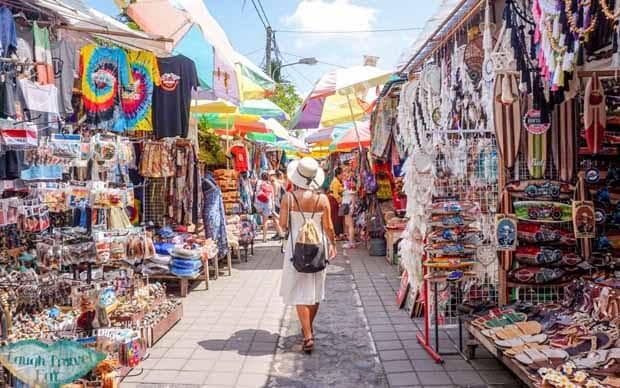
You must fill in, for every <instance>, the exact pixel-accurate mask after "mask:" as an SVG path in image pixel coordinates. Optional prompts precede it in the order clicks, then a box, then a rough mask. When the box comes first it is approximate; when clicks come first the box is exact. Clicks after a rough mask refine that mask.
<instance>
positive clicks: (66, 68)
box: [51, 40, 78, 116]
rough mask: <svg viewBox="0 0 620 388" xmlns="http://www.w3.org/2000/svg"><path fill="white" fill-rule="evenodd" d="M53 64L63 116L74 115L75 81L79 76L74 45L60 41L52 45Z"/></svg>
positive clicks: (59, 104)
mask: <svg viewBox="0 0 620 388" xmlns="http://www.w3.org/2000/svg"><path fill="white" fill-rule="evenodd" d="M51 49H52V63H53V65H54V84H55V85H56V88H58V108H59V110H60V114H61V115H65V116H68V115H72V114H73V106H72V105H71V96H73V81H74V80H75V78H76V77H75V76H76V75H77V70H78V66H77V65H78V61H77V51H76V48H75V46H74V45H73V43H71V42H69V41H67V40H60V41H57V42H54V43H52V45H51Z"/></svg>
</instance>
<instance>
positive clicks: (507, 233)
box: [495, 214, 517, 251]
mask: <svg viewBox="0 0 620 388" xmlns="http://www.w3.org/2000/svg"><path fill="white" fill-rule="evenodd" d="M495 240H496V242H497V250H498V251H514V250H515V249H517V219H516V217H515V216H514V214H496V215H495Z"/></svg>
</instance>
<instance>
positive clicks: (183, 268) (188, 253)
mask: <svg viewBox="0 0 620 388" xmlns="http://www.w3.org/2000/svg"><path fill="white" fill-rule="evenodd" d="M170 256H172V260H170V272H172V273H173V274H174V275H176V276H180V277H191V278H194V277H197V276H198V275H200V270H201V269H202V259H201V251H200V249H186V248H179V247H175V248H173V249H172V250H171V251H170Z"/></svg>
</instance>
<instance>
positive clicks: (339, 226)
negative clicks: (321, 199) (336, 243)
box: [328, 167, 344, 238]
mask: <svg viewBox="0 0 620 388" xmlns="http://www.w3.org/2000/svg"><path fill="white" fill-rule="evenodd" d="M343 178H344V171H343V170H342V167H336V169H335V170H334V179H332V182H331V184H330V185H329V193H328V198H329V204H330V206H331V218H332V224H333V225H334V231H335V232H336V236H338V237H339V238H341V237H342V236H343V234H344V229H343V217H342V214H341V210H340V205H341V204H342V194H343V192H344V186H343V185H342V180H343Z"/></svg>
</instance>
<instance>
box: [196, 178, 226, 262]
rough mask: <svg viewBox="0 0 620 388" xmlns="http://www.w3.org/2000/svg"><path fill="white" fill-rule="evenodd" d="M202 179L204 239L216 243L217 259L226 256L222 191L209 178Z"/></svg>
mask: <svg viewBox="0 0 620 388" xmlns="http://www.w3.org/2000/svg"><path fill="white" fill-rule="evenodd" d="M204 179H205V180H204V181H203V182H202V192H203V197H204V209H203V212H202V215H203V222H204V228H205V237H206V238H210V239H212V240H213V241H215V242H217V249H218V256H219V257H222V256H226V255H227V254H228V235H227V234H226V215H225V213H224V202H223V201H222V191H221V190H220V188H219V187H217V185H216V183H215V181H214V180H213V179H212V178H211V176H207V177H205V178H204ZM207 180H208V182H207Z"/></svg>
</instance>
